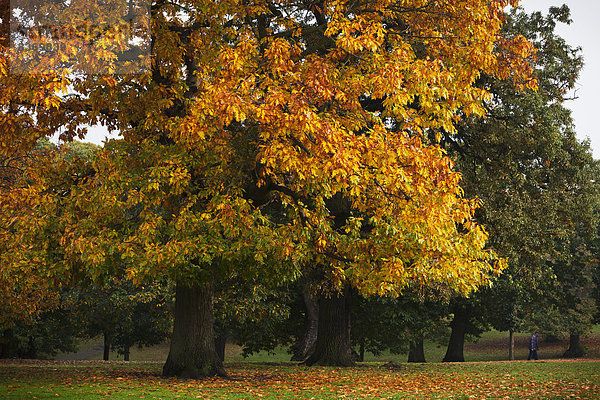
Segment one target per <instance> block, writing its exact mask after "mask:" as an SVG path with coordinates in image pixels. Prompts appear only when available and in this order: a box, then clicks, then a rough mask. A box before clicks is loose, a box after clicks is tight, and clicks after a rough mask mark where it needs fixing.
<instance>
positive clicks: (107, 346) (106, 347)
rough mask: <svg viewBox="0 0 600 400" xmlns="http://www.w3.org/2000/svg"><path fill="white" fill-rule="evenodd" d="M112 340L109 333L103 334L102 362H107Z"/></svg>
mask: <svg viewBox="0 0 600 400" xmlns="http://www.w3.org/2000/svg"><path fill="white" fill-rule="evenodd" d="M111 342H112V338H111V336H110V333H108V332H104V354H103V355H102V359H103V360H104V361H108V356H109V355H110V345H111V344H112V343H111Z"/></svg>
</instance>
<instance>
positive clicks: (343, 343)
mask: <svg viewBox="0 0 600 400" xmlns="http://www.w3.org/2000/svg"><path fill="white" fill-rule="evenodd" d="M350 302H351V294H350V290H349V289H346V290H344V291H343V293H335V294H331V295H330V297H325V296H323V297H321V298H320V300H319V327H318V329H317V342H316V345H315V351H314V352H313V354H311V355H310V357H308V359H307V360H306V361H305V364H306V365H330V366H340V367H350V366H353V365H354V359H353V355H352V349H351V347H350Z"/></svg>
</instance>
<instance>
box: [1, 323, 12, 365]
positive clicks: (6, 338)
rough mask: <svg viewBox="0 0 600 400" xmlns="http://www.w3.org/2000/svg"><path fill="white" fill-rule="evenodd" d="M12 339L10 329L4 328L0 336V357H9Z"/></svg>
mask: <svg viewBox="0 0 600 400" xmlns="http://www.w3.org/2000/svg"><path fill="white" fill-rule="evenodd" d="M11 340H12V330H10V329H5V330H4V332H3V333H2V338H0V358H9V357H10V342H11Z"/></svg>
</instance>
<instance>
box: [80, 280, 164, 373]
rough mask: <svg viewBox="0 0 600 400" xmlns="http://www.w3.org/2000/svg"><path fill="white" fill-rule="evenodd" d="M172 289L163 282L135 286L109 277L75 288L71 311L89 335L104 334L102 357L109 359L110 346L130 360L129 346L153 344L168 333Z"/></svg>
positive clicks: (160, 341)
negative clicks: (104, 280) (105, 280)
mask: <svg viewBox="0 0 600 400" xmlns="http://www.w3.org/2000/svg"><path fill="white" fill-rule="evenodd" d="M171 290H172V288H171V287H170V286H169V285H164V284H154V285H144V286H139V287H138V286H135V285H132V284H131V282H123V281H120V280H118V279H112V280H110V281H108V282H104V283H98V284H95V285H89V286H82V287H80V288H79V289H78V290H75V291H74V292H73V296H74V297H75V299H74V300H73V301H74V303H75V304H76V305H75V307H74V310H73V311H74V312H75V313H76V314H77V315H78V316H79V318H80V321H82V324H83V328H84V330H85V333H86V334H87V335H88V336H90V337H95V336H97V335H102V336H103V339H104V354H103V359H104V360H108V358H109V354H110V349H111V348H113V349H117V350H118V352H119V353H121V354H123V356H124V359H125V361H129V350H130V348H131V347H132V346H134V345H138V346H139V347H143V346H152V345H155V344H159V343H162V342H164V340H165V339H166V338H167V337H168V336H169V334H170V331H171V324H172V321H171V314H170V312H169V310H168V305H169V304H170V303H171V302H172V299H171V297H172V293H171Z"/></svg>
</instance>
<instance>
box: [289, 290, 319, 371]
mask: <svg viewBox="0 0 600 400" xmlns="http://www.w3.org/2000/svg"><path fill="white" fill-rule="evenodd" d="M302 300H303V301H304V306H305V310H306V314H305V318H304V332H303V333H302V336H301V337H300V338H299V339H298V341H297V342H296V343H294V345H293V346H292V353H293V355H292V361H305V360H306V359H307V358H308V357H309V356H310V355H311V354H312V353H314V351H315V347H316V344H317V332H318V328H319V302H318V301H317V299H316V298H315V296H313V295H311V294H309V293H308V292H306V291H303V292H302Z"/></svg>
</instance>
